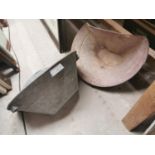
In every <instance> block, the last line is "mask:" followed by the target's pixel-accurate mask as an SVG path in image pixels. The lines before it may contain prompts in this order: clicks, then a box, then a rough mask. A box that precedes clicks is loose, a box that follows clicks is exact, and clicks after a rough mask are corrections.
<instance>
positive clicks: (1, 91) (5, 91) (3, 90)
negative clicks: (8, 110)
mask: <svg viewBox="0 0 155 155" xmlns="http://www.w3.org/2000/svg"><path fill="white" fill-rule="evenodd" d="M0 94H2V95H5V94H7V90H6V89H5V88H4V87H3V86H1V85H0Z"/></svg>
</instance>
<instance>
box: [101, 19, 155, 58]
mask: <svg viewBox="0 0 155 155" xmlns="http://www.w3.org/2000/svg"><path fill="white" fill-rule="evenodd" d="M100 21H102V22H103V23H106V24H108V25H109V26H111V27H112V29H114V30H115V31H117V32H120V33H123V34H131V33H130V32H129V31H127V30H126V29H125V28H123V27H122V26H121V25H120V24H118V23H117V22H115V21H114V20H112V19H104V20H100ZM149 55H150V56H151V57H153V58H154V59H155V51H154V50H153V49H152V48H149Z"/></svg>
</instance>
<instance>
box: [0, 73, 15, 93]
mask: <svg viewBox="0 0 155 155" xmlns="http://www.w3.org/2000/svg"><path fill="white" fill-rule="evenodd" d="M0 85H1V86H3V87H4V88H6V89H7V90H11V89H12V86H11V80H10V79H9V78H7V77H5V76H4V75H3V74H0Z"/></svg>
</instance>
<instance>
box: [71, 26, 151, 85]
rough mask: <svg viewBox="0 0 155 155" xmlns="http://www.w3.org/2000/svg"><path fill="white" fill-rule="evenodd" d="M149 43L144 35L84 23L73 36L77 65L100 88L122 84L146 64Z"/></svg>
mask: <svg viewBox="0 0 155 155" xmlns="http://www.w3.org/2000/svg"><path fill="white" fill-rule="evenodd" d="M148 50H149V44H148V41H147V39H146V38H145V37H143V36H134V35H124V34H120V33H116V32H113V31H108V30H104V29H101V28H97V27H94V26H91V25H89V24H85V25H84V26H83V27H82V28H81V29H80V31H79V32H78V33H77V35H76V36H75V38H74V41H73V44H72V51H77V54H78V56H79V60H78V61H77V67H78V71H79V74H80V76H81V78H82V79H83V80H85V81H86V82H87V83H89V84H91V85H95V86H98V87H111V86H116V85H119V84H121V83H123V82H125V81H127V80H129V79H130V78H131V77H133V76H134V75H135V74H136V73H137V72H138V71H139V70H140V68H141V67H142V65H143V64H144V63H145V61H146V58H147V55H148Z"/></svg>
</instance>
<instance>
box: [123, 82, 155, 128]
mask: <svg viewBox="0 0 155 155" xmlns="http://www.w3.org/2000/svg"><path fill="white" fill-rule="evenodd" d="M154 114H155V81H154V82H153V83H152V84H151V86H150V87H149V88H148V89H147V90H146V91H145V93H144V94H143V96H142V97H141V98H140V99H139V100H138V101H137V103H136V104H135V105H134V106H133V108H132V109H131V110H130V111H129V112H128V113H127V115H126V116H125V117H124V118H123V123H124V124H125V126H126V127H127V128H128V129H129V130H133V129H135V128H136V127H138V126H139V125H140V124H141V123H143V122H144V121H147V120H148V119H151V118H152V117H153V116H154Z"/></svg>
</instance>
